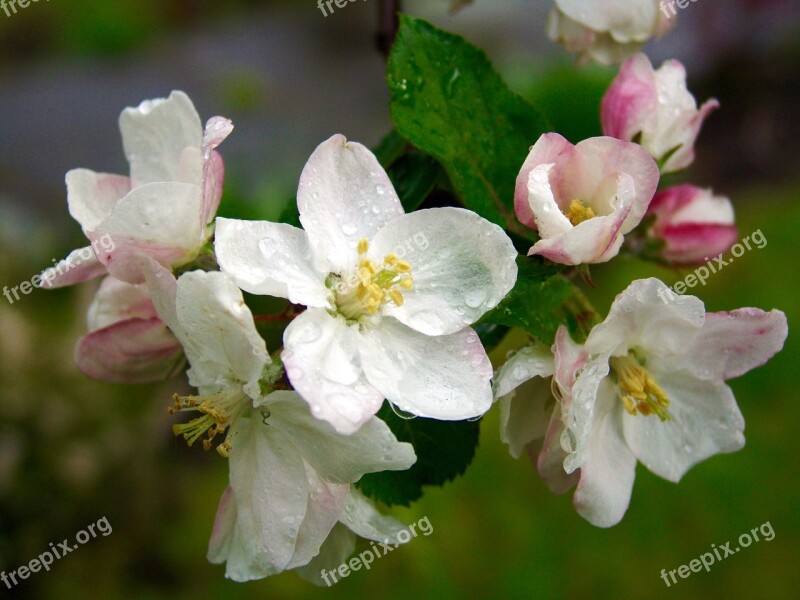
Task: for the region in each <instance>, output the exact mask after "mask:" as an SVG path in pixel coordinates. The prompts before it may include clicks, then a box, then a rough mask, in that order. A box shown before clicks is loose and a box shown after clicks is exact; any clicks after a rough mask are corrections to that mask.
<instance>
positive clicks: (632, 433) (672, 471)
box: [619, 372, 744, 482]
mask: <svg viewBox="0 0 800 600" xmlns="http://www.w3.org/2000/svg"><path fill="white" fill-rule="evenodd" d="M655 376H656V378H657V379H658V383H659V385H660V386H661V388H662V389H663V390H664V392H665V393H666V394H667V396H668V397H669V399H670V405H669V409H668V410H669V414H670V416H671V417H672V420H670V421H664V422H662V421H661V420H660V419H658V418H656V417H655V416H649V417H642V416H641V415H639V416H635V417H634V416H631V415H629V414H627V413H624V416H623V417H622V418H623V423H624V431H625V440H626V442H627V444H628V446H629V447H630V449H631V451H633V453H634V454H635V455H636V458H638V459H639V461H640V462H641V463H642V464H643V465H644V466H645V467H647V468H648V469H649V470H650V471H652V472H653V473H655V474H656V475H658V476H659V477H663V478H664V479H667V480H669V481H674V482H678V481H679V480H680V479H681V477H683V475H684V474H685V473H686V471H688V470H689V469H690V468H691V467H692V466H693V465H695V464H697V463H699V462H700V461H702V460H705V459H706V458H708V457H710V456H713V455H714V454H720V453H727V452H735V451H737V450H740V449H741V448H742V447H743V446H744V418H743V417H742V413H741V412H739V408H738V407H737V406H736V399H735V398H734V397H733V392H731V390H730V388H729V387H728V386H727V385H725V384H724V383H722V382H721V381H704V380H700V379H695V378H694V377H692V376H691V375H688V374H687V373H685V372H663V373H662V372H659V373H658V374H656V375H655ZM619 413H620V414H622V411H621V410H620V411H619Z"/></svg>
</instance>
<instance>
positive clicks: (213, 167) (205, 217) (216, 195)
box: [200, 150, 225, 227]
mask: <svg viewBox="0 0 800 600" xmlns="http://www.w3.org/2000/svg"><path fill="white" fill-rule="evenodd" d="M224 180H225V164H224V163H223V162H222V156H220V154H219V152H217V151H216V150H211V152H210V154H209V155H208V158H207V159H206V162H205V164H204V165H203V186H202V189H203V209H202V212H201V214H200V226H201V227H205V226H206V225H208V224H210V223H211V222H212V221H213V220H214V216H215V215H216V214H217V209H219V201H220V199H221V198H222V184H223V181H224Z"/></svg>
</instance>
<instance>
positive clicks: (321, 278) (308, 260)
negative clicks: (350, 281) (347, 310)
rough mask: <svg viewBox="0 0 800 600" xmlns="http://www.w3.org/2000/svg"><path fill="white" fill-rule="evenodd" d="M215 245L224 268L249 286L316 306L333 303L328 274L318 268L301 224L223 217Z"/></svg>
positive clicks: (247, 288)
mask: <svg viewBox="0 0 800 600" xmlns="http://www.w3.org/2000/svg"><path fill="white" fill-rule="evenodd" d="M214 248H215V250H216V254H217V261H218V262H219V265H220V268H221V269H222V271H223V272H225V273H227V274H228V275H229V276H230V277H232V278H233V280H234V281H236V284H237V285H238V286H239V287H241V288H242V289H243V290H244V291H246V292H249V293H251V294H258V295H268V296H277V297H279V298H287V299H288V300H290V301H291V302H294V303H295V304H302V305H304V306H309V307H314V308H325V307H328V306H330V297H331V291H330V290H329V289H328V288H326V287H325V278H326V277H327V273H321V272H319V271H317V270H316V269H315V267H314V263H313V259H312V256H311V246H310V245H309V242H308V236H307V235H306V232H305V231H303V230H302V229H299V228H297V227H292V226H291V225H287V224H285V223H270V222H268V221H239V220H236V219H224V218H222V217H219V218H218V219H217V231H216V236H215V238H214Z"/></svg>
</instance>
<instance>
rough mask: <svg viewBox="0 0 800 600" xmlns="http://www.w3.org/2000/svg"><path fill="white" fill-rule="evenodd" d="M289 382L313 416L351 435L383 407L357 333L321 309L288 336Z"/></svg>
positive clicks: (286, 362) (303, 316)
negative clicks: (366, 373) (364, 363)
mask: <svg viewBox="0 0 800 600" xmlns="http://www.w3.org/2000/svg"><path fill="white" fill-rule="evenodd" d="M283 344H284V350H283V353H282V355H281V358H282V360H283V364H284V365H285V367H286V376H287V377H288V378H289V381H290V382H291V383H292V386H293V387H294V389H295V390H297V392H298V393H299V394H300V395H301V396H302V397H303V399H304V400H305V401H306V402H308V404H309V406H310V407H311V414H313V415H314V416H315V417H316V418H318V419H321V420H323V421H327V422H328V423H330V424H331V425H332V426H333V428H334V429H336V431H338V432H339V433H341V434H344V435H350V434H352V433H355V432H356V431H358V429H359V428H360V427H361V426H362V425H363V424H364V423H366V422H367V421H368V420H369V419H370V418H371V417H372V416H373V415H374V414H375V413H377V412H378V409H379V408H380V407H381V404H383V395H382V394H381V393H380V392H378V391H377V390H376V389H375V388H374V387H373V386H372V385H371V384H370V383H369V382H368V381H367V379H366V377H365V376H364V373H363V371H362V366H361V357H360V356H359V352H358V350H359V348H358V346H359V340H358V333H357V332H356V328H354V327H350V326H349V325H347V323H346V322H345V321H344V319H341V318H338V317H332V316H331V315H329V314H328V312H327V311H326V310H324V309H321V308H310V309H308V310H307V311H305V312H304V313H303V314H301V315H300V316H298V317H297V318H295V319H294V320H293V321H292V322H291V324H290V325H289V327H287V328H286V331H285V332H284V334H283Z"/></svg>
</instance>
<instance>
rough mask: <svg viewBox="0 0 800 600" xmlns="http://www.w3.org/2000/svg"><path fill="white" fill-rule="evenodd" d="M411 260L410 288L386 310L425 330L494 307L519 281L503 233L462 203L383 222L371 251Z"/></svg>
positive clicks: (460, 322) (448, 327) (465, 320)
mask: <svg viewBox="0 0 800 600" xmlns="http://www.w3.org/2000/svg"><path fill="white" fill-rule="evenodd" d="M390 253H394V254H396V255H397V256H398V257H399V258H402V259H404V260H406V261H408V262H409V263H410V264H411V269H412V276H413V278H414V289H413V290H411V291H408V292H403V296H404V299H405V302H404V304H403V306H401V307H396V306H394V305H392V304H387V305H385V307H384V313H385V314H388V315H391V316H393V317H395V318H397V319H398V320H399V321H401V322H402V323H405V324H406V325H408V326H409V327H412V328H414V329H416V330H417V331H421V332H422V333H426V334H428V335H443V334H449V333H455V332H456V331H459V330H461V329H463V328H464V327H465V326H467V325H470V324H472V323H474V322H475V321H477V320H478V319H479V318H480V317H481V316H482V315H483V314H484V313H485V312H487V311H488V310H490V309H492V308H494V307H495V306H497V304H498V303H499V302H500V301H501V300H502V299H503V298H504V297H505V296H506V294H508V292H509V291H510V290H511V288H512V287H514V283H515V282H516V280H517V264H516V257H517V251H516V250H515V249H514V246H513V244H512V243H511V240H510V239H509V238H508V236H507V235H506V234H505V232H504V231H503V230H502V229H501V228H500V227H498V226H497V225H495V224H493V223H490V222H489V221H487V220H486V219H484V218H482V217H480V216H478V215H476V214H475V213H473V212H471V211H468V210H464V209H461V208H433V209H426V210H419V211H416V212H413V213H410V214H408V215H404V216H402V217H399V218H397V219H395V220H394V221H392V222H391V223H389V224H387V225H386V226H385V227H384V228H383V229H381V230H380V231H379V232H378V234H377V235H376V236H375V238H374V239H373V241H372V244H371V246H370V250H369V254H370V256H371V257H372V258H373V259H374V260H375V262H377V263H380V262H382V260H383V257H384V256H385V255H387V254H390Z"/></svg>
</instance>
